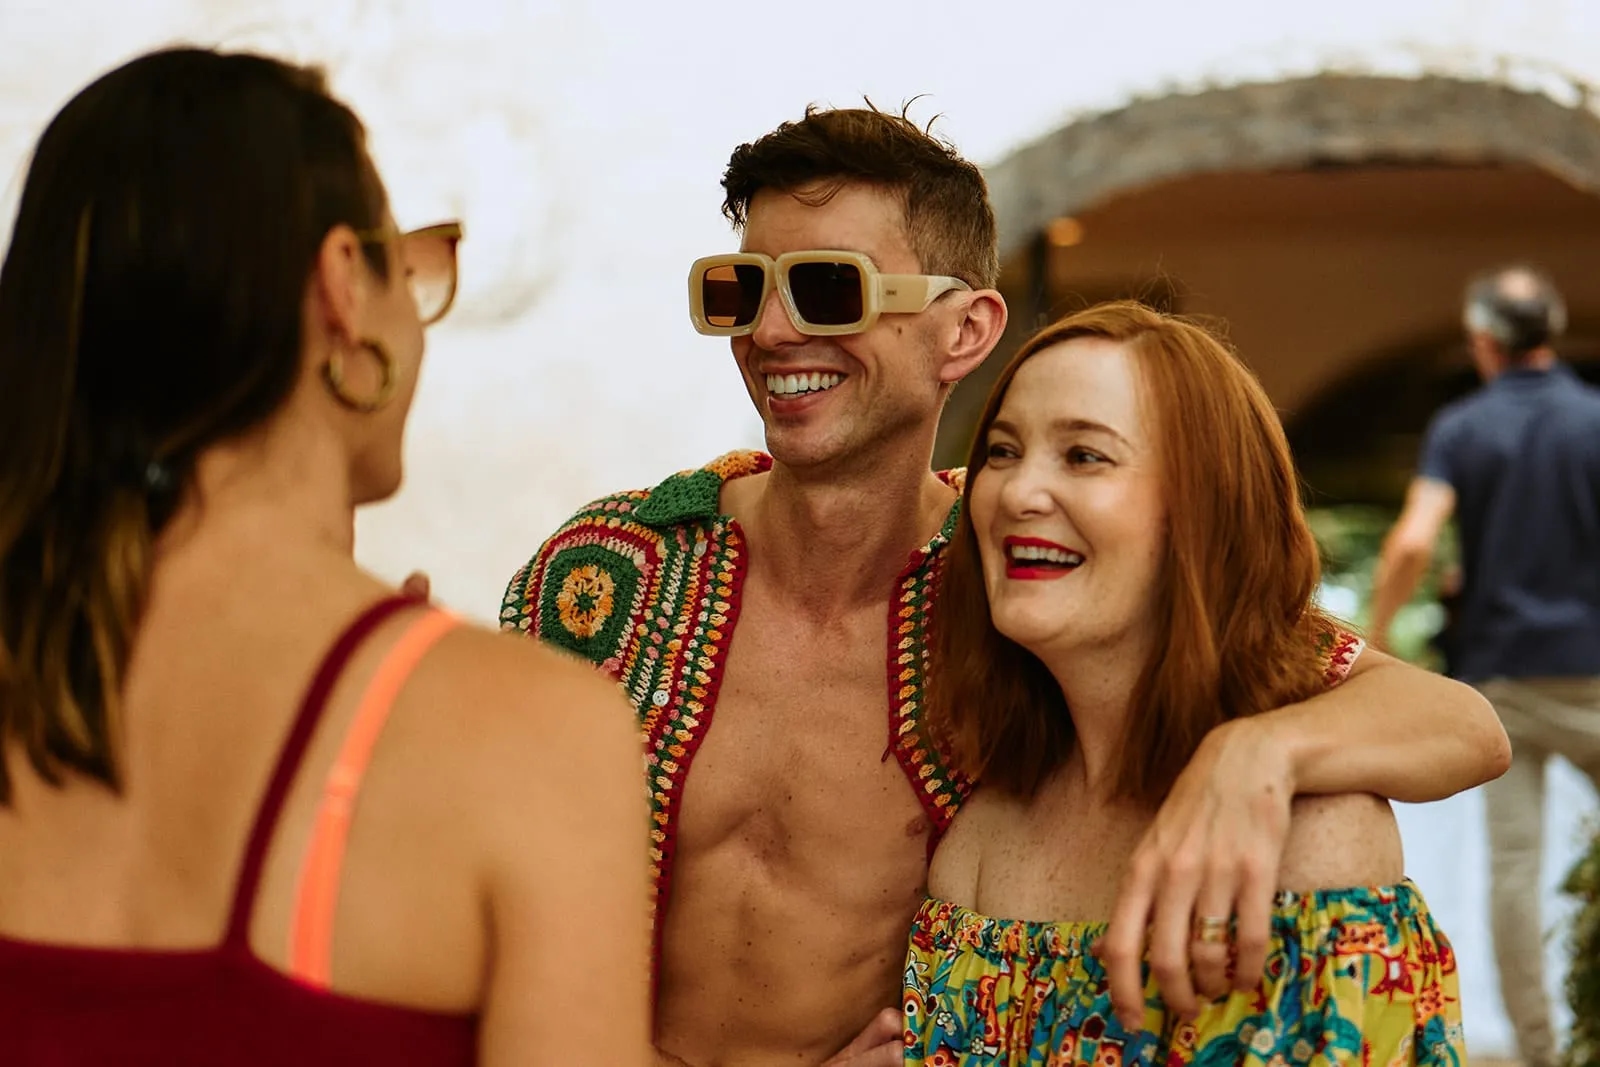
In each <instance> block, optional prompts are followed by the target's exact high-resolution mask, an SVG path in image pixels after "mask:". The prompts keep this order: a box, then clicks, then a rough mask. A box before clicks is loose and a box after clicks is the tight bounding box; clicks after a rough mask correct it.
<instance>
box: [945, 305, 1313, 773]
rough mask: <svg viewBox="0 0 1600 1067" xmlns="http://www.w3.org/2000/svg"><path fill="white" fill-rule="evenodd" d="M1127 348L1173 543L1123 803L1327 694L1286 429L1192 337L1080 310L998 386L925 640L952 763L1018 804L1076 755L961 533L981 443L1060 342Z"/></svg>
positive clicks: (1121, 309)
mask: <svg viewBox="0 0 1600 1067" xmlns="http://www.w3.org/2000/svg"><path fill="white" fill-rule="evenodd" d="M1079 337H1099V338H1105V339H1107V340H1111V341H1116V342H1120V343H1122V344H1125V345H1127V346H1128V348H1129V350H1130V351H1131V352H1132V353H1133V355H1134V357H1135V358H1136V359H1137V360H1138V362H1139V364H1140V367H1141V370H1142V371H1143V376H1144V381H1145V387H1146V389H1147V391H1148V397H1149V401H1150V403H1151V405H1152V408H1153V411H1154V413H1155V415H1156V423H1157V425H1158V426H1159V431H1158V432H1159V438H1158V440H1159V441H1160V445H1159V448H1160V454H1161V464H1162V476H1163V482H1164V494H1165V497H1166V502H1167V523H1168V530H1169V534H1168V539H1167V547H1166V554H1165V560H1164V563H1163V575H1162V579H1161V588H1160V592H1159V600H1158V604H1157V608H1156V611H1157V619H1158V626H1159V627H1160V635H1159V637H1158V640H1159V641H1160V642H1161V644H1160V646H1159V647H1158V648H1156V649H1155V651H1154V653H1153V655H1152V657H1151V660H1150V662H1149V663H1147V664H1146V665H1145V667H1144V670H1143V672H1142V673H1141V675H1140V679H1139V683H1138V685H1137V688H1136V689H1135V692H1134V698H1133V703H1132V715H1131V718H1130V720H1129V725H1128V733H1127V735H1126V737H1125V738H1124V739H1123V746H1122V753H1121V758H1120V762H1119V765H1118V767H1117V770H1116V790H1117V793H1118V795H1119V796H1121V797H1125V798H1128V799H1137V800H1142V801H1147V802H1155V801H1159V800H1160V799H1161V798H1162V797H1164V796H1165V795H1166V793H1167V791H1168V790H1169V789H1171V788H1172V784H1173V782H1174V781H1175V780H1176V778H1177V776H1178V774H1179V773H1180V772H1181V771H1182V770H1183V768H1184V766H1185V765H1187V763H1188V762H1189V760H1190V759H1191V758H1192V757H1193V755H1194V752H1195V749H1196V748H1197V747H1198V746H1199V744H1200V741H1201V740H1202V739H1203V738H1204V737H1205V735H1206V733H1207V732H1208V731H1209V730H1211V729H1212V728H1213V727H1215V726H1217V725H1218V724H1220V723H1222V722H1224V721H1226V720H1229V719H1233V718H1237V717H1239V716H1242V715H1251V714H1255V713H1257V712H1261V711H1266V710H1268V709H1270V708H1275V707H1278V706H1280V705H1282V704H1286V703H1292V702H1294V701H1297V700H1303V699H1306V698H1307V697H1310V696H1312V695H1314V694H1315V693H1316V692H1318V691H1319V690H1320V689H1322V688H1323V686H1324V684H1325V682H1324V670H1325V665H1324V662H1323V655H1322V653H1323V652H1324V651H1325V647H1324V646H1325V645H1326V644H1327V642H1328V640H1329V639H1330V638H1331V636H1332V635H1333V634H1335V633H1337V627H1336V626H1335V625H1334V623H1333V621H1332V620H1331V619H1329V618H1328V617H1327V616H1325V615H1324V614H1322V612H1320V611H1319V610H1318V609H1317V608H1316V607H1315V606H1314V605H1313V603H1312V594H1313V593H1314V591H1315V590H1316V587H1317V581H1318V575H1319V563H1318V557H1317V546H1316V542H1315V540H1314V539H1313V537H1312V534H1311V529H1310V527H1309V526H1308V525H1307V523H1306V519H1305V514H1304V512H1303V511H1302V509H1301V506H1300V493H1299V484H1298V478H1297V476H1296V474H1295V469H1294V462H1293V460H1292V458H1291V456H1290V453H1289V446H1288V442H1287V441H1286V439H1285V437H1284V433H1283V427H1282V425H1281V424H1280V422H1279V420H1278V415H1277V412H1276V411H1274V410H1273V407H1272V404H1271V402H1270V401H1269V400H1268V399H1267V395H1266V393H1265V391H1264V390H1263V389H1262V388H1261V385H1260V383H1258V382H1257V381H1256V379H1255V376H1254V375H1253V374H1251V372H1250V371H1249V369H1248V368H1246V367H1245V366H1244V364H1243V363H1242V362H1240V360H1239V359H1238V357H1237V356H1235V355H1234V354H1233V352H1232V351H1231V350H1230V349H1229V348H1228V347H1227V346H1225V345H1224V344H1223V343H1222V342H1221V341H1219V340H1218V339H1217V338H1216V337H1215V336H1214V335H1213V334H1211V333H1210V332H1208V331H1207V330H1206V329H1204V328H1203V327H1201V326H1199V325H1198V324H1196V323H1194V322H1191V321H1188V320H1185V319H1182V318H1179V317H1177V316H1174V315H1168V314H1164V313H1162V312H1159V311H1156V310H1154V309H1152V308H1149V307H1146V306H1144V305H1142V304H1138V303H1135V302H1132V301H1119V302H1116V303H1109V304H1101V305H1098V306H1096V307H1091V308H1087V309H1085V310H1083V311H1080V312H1077V313H1075V314H1073V315H1070V316H1068V317H1067V318H1064V319H1061V320H1060V321H1058V322H1056V323H1054V324H1052V325H1050V326H1047V327H1045V328H1044V329H1043V330H1041V331H1040V332H1039V333H1037V334H1035V335H1034V336H1033V337H1032V338H1030V339H1029V340H1028V341H1026V342H1025V343H1024V344H1023V346H1022V348H1021V349H1020V350H1019V351H1018V352H1017V354H1016V355H1015V356H1014V357H1013V358H1012V360H1011V362H1010V363H1009V364H1008V365H1007V366H1006V368H1005V370H1004V371H1003V372H1001V375H1000V379H999V381H997V382H996V383H995V386H994V389H993V391H992V392H991V393H990V394H989V400H988V403H987V405H986V406H985V407H984V412H983V418H982V419H981V420H980V421H979V423H978V428H977V433H976V436H975V437H974V440H973V445H972V455H971V460H970V467H969V469H968V473H967V484H966V495H965V499H964V500H963V502H962V503H963V507H962V514H961V519H960V522H959V524H958V526H957V529H956V534H955V543H954V544H953V545H952V546H951V552H950V558H949V561H948V564H947V571H946V575H945V579H944V587H943V590H942V591H941V594H940V597H939V602H938V614H937V617H936V619H935V623H934V631H935V638H934V656H935V662H934V672H933V675H932V683H931V692H930V697H931V698H932V701H933V707H932V714H933V719H934V723H935V725H936V728H938V729H939V730H941V731H942V732H943V733H944V735H945V736H946V737H947V738H949V739H950V741H951V743H952V746H953V749H954V753H955V756H956V760H957V763H958V764H959V765H960V766H961V767H962V769H963V770H965V771H967V772H968V773H970V774H972V775H974V776H975V777H979V778H981V779H982V780H983V782H984V783H985V784H986V785H989V786H995V787H999V788H1001V789H1004V790H1006V791H1009V792H1013V793H1018V794H1021V795H1024V796H1028V795H1032V793H1033V792H1034V791H1035V790H1036V789H1037V788H1038V787H1039V786H1040V785H1041V784H1043V782H1044V781H1045V779H1046V778H1047V777H1048V776H1049V774H1050V772H1051V771H1053V770H1054V769H1055V768H1056V767H1057V766H1058V765H1059V764H1060V762H1061V761H1062V760H1063V759H1064V758H1065V757H1066V756H1067V754H1068V753H1069V752H1070V751H1071V748H1072V742H1073V733H1072V720H1071V719H1070V718H1069V717H1068V714H1067V706H1066V700H1065V697H1063V695H1062V692H1061V687H1060V686H1059V685H1058V684H1057V683H1056V681H1055V679H1054V678H1053V677H1052V676H1051V674H1050V672H1049V671H1048V670H1047V669H1046V668H1045V666H1044V665H1043V664H1042V663H1041V662H1040V661H1039V660H1038V659H1037V658H1036V657H1035V656H1034V655H1033V654H1032V653H1030V652H1029V651H1027V650H1026V649H1024V648H1022V646H1020V645H1018V644H1016V643H1015V642H1013V641H1011V640H1010V639H1008V638H1006V637H1004V636H1003V635H1001V633H1000V632H999V631H998V630H996V629H995V627H994V622H993V621H992V619H991V617H990V614H989V601H988V595H987V593H986V591H985V587H984V583H983V571H982V565H981V563H980V561H979V558H978V543H977V536H976V534H975V532H974V530H973V525H972V518H971V502H972V488H973V485H974V483H975V482H976V481H977V479H978V477H979V476H980V474H981V472H982V471H983V467H984V462H985V459H986V448H985V445H986V440H987V437H988V434H989V427H990V426H991V425H992V424H993V423H994V420H995V417H996V416H997V414H998V413H999V410H1000V405H1001V402H1002V401H1004V399H1005V396H1006V392H1007V390H1008V389H1009V388H1010V386H1011V381H1012V379H1013V378H1015V377H1016V374H1017V370H1018V369H1019V368H1020V367H1021V366H1022V365H1023V364H1024V363H1026V362H1027V361H1028V360H1029V359H1030V358H1032V357H1033V356H1035V355H1037V354H1038V353H1039V352H1042V351H1044V350H1045V349H1048V348H1051V347H1053V346H1055V345H1058V344H1060V343H1062V342H1063V341H1069V340H1072V339H1074V338H1079Z"/></svg>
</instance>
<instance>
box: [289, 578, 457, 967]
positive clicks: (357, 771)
mask: <svg viewBox="0 0 1600 1067" xmlns="http://www.w3.org/2000/svg"><path fill="white" fill-rule="evenodd" d="M457 622H458V620H457V619H456V617H455V616H453V615H450V614H448V613H446V612H443V611H437V610H433V611H429V612H428V613H427V614H426V615H424V616H422V618H420V619H418V620H417V621H415V622H413V623H412V624H411V625H410V627H408V628H407V630H406V631H405V633H404V634H402V635H401V637H400V639H399V640H398V641H396V642H395V644H394V647H393V648H391V649H390V650H389V654H388V655H387V656H385V657H384V660H383V662H382V663H381V664H380V665H379V666H378V671H377V673H376V674H374V675H373V677H372V681H371V682H370V683H369V684H368V685H367V690H366V692H365V693H363V694H362V695H361V704H360V706H359V707H357V708H356V714H355V718H354V719H352V720H351V722H350V729H349V732H348V733H346V734H345V738H344V744H343V745H341V746H340V748H339V755H338V757H337V758H336V759H335V760H334V762H333V768H332V769H331V770H330V771H329V772H328V779H327V781H326V782H325V783H324V784H323V787H322V799H321V801H320V802H319V803H318V804H317V815H316V821H315V822H314V823H313V824H312V828H311V842H310V844H309V845H308V846H307V849H306V857H305V862H304V863H303V864H302V865H301V867H300V879H299V884H298V885H297V886H296V887H295V897H294V910H293V912H292V913H291V915H290V919H289V966H288V973H289V976H290V977H292V978H295V979H297V980H299V981H301V982H305V983H307V984H309V985H313V986H316V987H318V988H321V989H326V988H328V985H329V982H330V981H331V979H332V972H333V915H334V910H335V908H336V907H337V905H338V902H339V878H340V869H341V868H342V866H343V864H344V853H345V844H346V842H347V841H348V839H349V836H350V818H351V815H352V814H353V813H354V810H355V802H356V796H357V794H358V793H359V792H360V791H361V779H362V776H363V775H365V774H366V771H367V763H368V761H369V760H370V759H371V758H372V749H373V746H374V745H376V744H377V741H378V735H379V734H381V733H382V732H383V725H384V723H385V722H387V721H388V719H389V712H390V711H391V710H392V709H393V708H394V702H395V698H396V697H398V696H399V695H400V690H401V688H402V687H403V686H404V685H405V683H406V679H407V678H409V677H410V676H411V672H412V671H413V670H415V669H416V666H417V664H418V663H419V662H421V660H422V657H423V656H424V655H426V654H427V652H428V650H429V649H430V648H432V647H433V645H434V643H435V642H437V641H438V640H439V639H440V638H441V637H443V636H444V635H445V634H446V633H447V632H449V630H450V629H451V628H452V627H454V626H455V625H457Z"/></svg>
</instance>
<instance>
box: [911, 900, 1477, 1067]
mask: <svg viewBox="0 0 1600 1067" xmlns="http://www.w3.org/2000/svg"><path fill="white" fill-rule="evenodd" d="M1104 930H1105V924H1104V923H1037V922H1022V921H1018V920H1008V919H995V918H990V917H988V916H984V915H979V914H977V913H976V912H973V911H971V910H969V909H966V908H962V907H959V906H957V905H954V904H950V903H947V902H943V901H939V900H933V899H930V900H928V901H927V902H926V903H924V904H923V906H922V910H921V911H920V912H918V914H917V918H916V922H915V923H914V924H913V927H912V932H911V947H910V951H909V953H908V954H907V958H906V970H905V1011H906V1034H905V1040H906V1059H905V1062H906V1064H907V1065H919V1067H922V1065H926V1067H953V1065H957V1064H961V1065H971V1067H991V1065H993V1067H1076V1065H1080V1064H1082V1065H1093V1067H1185V1065H1189V1064H1193V1065H1195V1067H1231V1065H1233V1064H1252V1065H1260V1067H1299V1065H1302V1064H1314V1065H1318V1067H1321V1065H1324V1064H1352V1065H1359V1067H1389V1065H1407V1064H1424V1065H1428V1067H1460V1065H1462V1064H1464V1063H1465V1062H1466V1046H1465V1042H1464V1039H1463V1036H1462V1028H1461V999H1460V993H1459V990H1458V985H1457V979H1456V961H1455V954H1454V953H1453V952H1452V951H1451V948H1450V943H1449V941H1448V940H1447V939H1446V938H1445V936H1444V934H1443V932H1442V931H1440V930H1439V929H1438V927H1437V926H1435V925H1434V922H1433V917H1432V916H1431V915H1430V914H1429V913H1428V909H1427V905H1426V904H1425V903H1424V902H1423V900H1422V895H1421V893H1420V892H1418V890H1417V888H1416V886H1414V885H1413V884H1412V883H1411V882H1409V881H1405V882H1401V883H1399V884H1398V885H1394V886H1388V887H1384V888H1358V889H1339V890H1324V891H1321V892H1316V893H1306V894H1296V893H1280V894H1279V895H1278V897H1277V900H1276V901H1275V906H1274V910H1273V917H1272V941H1271V946H1270V949H1269V955H1268V959H1267V974H1266V977H1265V979H1264V980H1263V981H1262V983H1261V985H1260V986H1259V987H1258V988H1257V989H1256V990H1255V991H1253V992H1248V993H1234V994H1233V995H1232V996H1230V997H1229V998H1227V999H1226V1000H1221V1001H1217V1002H1215V1003H1212V1004H1210V1005H1207V1006H1205V1007H1204V1008H1203V1009H1202V1011H1201V1013H1200V1016H1199V1018H1197V1019H1196V1020H1194V1021H1193V1022H1183V1021H1181V1020H1179V1019H1177V1018H1176V1017H1175V1016H1172V1015H1170V1014H1169V1013H1168V1012H1166V1011H1165V1009H1164V1008H1163V1006H1162V1002H1161V999H1160V994H1159V991H1158V990H1157V988H1156V985H1155V983H1154V981H1153V980H1152V981H1149V982H1148V983H1147V984H1146V986H1145V1005H1146V1012H1145V1019H1146V1021H1145V1025H1146V1027H1147V1028H1151V1029H1146V1030H1144V1031H1142V1032H1140V1033H1130V1032H1128V1031H1127V1030H1124V1029H1123V1028H1122V1026H1121V1024H1120V1023H1118V1021H1117V1018H1116V1016H1115V1015H1113V1014H1112V1011H1111V995H1110V993H1109V992H1108V991H1107V985H1106V975H1105V970H1104V968H1103V967H1102V966H1101V964H1100V961H1099V960H1098V959H1096V958H1095V957H1094V956H1093V955H1092V954H1091V953H1090V951H1089V950H1090V948H1091V947H1092V946H1093V944H1094V942H1095V940H1096V939H1097V938H1098V937H1099V936H1101V934H1102V933H1103V932H1104ZM1146 974H1147V976H1148V968H1146Z"/></svg>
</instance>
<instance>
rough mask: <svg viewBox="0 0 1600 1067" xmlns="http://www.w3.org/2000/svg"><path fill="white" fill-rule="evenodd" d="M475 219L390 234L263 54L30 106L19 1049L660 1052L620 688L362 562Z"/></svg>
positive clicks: (2, 950)
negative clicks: (44, 115)
mask: <svg viewBox="0 0 1600 1067" xmlns="http://www.w3.org/2000/svg"><path fill="white" fill-rule="evenodd" d="M460 234H461V230H460V227H459V226H458V225H455V224H444V225H439V226H432V227H428V228H427V229H424V230H420V231H415V232H413V233H409V234H404V235H402V234H401V233H400V232H399V231H398V230H397V229H396V227H395V224H394V220H393V217H392V215H391V213H390V210H389V204H388V199H387V196H386V193H385V190H384V186H383V183H382V181H381V180H380V179H379V177H378V173H377V170H376V169H375V167H374V165H373V163H372V161H371V159H370V158H369V157H368V154H367V149H366V143H365V133H364V130H363V127H362V125H361V123H360V121H359V120H358V119H357V118H356V116H355V115H354V114H353V113H352V112H351V111H350V110H349V109H348V108H347V107H345V105H343V104H342V103H340V102H338V101H337V100H335V99H334V98H333V97H331V96H330V95H329V94H328V91H327V89H326V87H325V85H324V83H323V79H322V76H321V75H320V73H318V72H317V71H315V70H311V69H307V68H302V67H296V66H291V65H288V64H285V63H282V62H279V61H277V60H274V59H271V58H267V57H264V56H259V55H250V54H221V53H218V52H213V51H207V50H200V49H173V50H167V51H162V52H157V53H152V54H149V55H145V56H142V57H140V58H138V59H135V60H133V61H132V62H130V63H127V64H126V65H124V66H122V67H120V68H118V69H116V70H113V71H112V72H110V73H109V74H106V75H104V76H103V77H101V78H99V79H97V80H96V81H95V82H94V83H93V84H91V85H89V86H88V87H87V88H85V89H84V90H82V91H81V92H79V93H78V94H77V95H76V96H74V97H73V98H72V100H71V101H70V102H68V103H67V105H66V106H65V107H64V108H63V109H62V110H61V111H60V113H59V114H57V115H56V116H55V118H54V119H53V120H52V121H51V122H50V123H49V125H48V126H47V128H46V129H45V131H44V134H43V136H42V137H41V138H40V139H39V142H38V147H37V149H36V151H35V152H34V154H33V159H32V163H31V165H30V167H29V168H28V173H27V179H26V181H25V182H24V185H23V189H22V196H21V205H20V208H19V210H18V213H17V217H16V223H15V226H14V227H13V228H12V233H11V240H10V247H9V249H8V251H7V253H6V256H5V263H4V266H3V267H0V1063H6V1064H18V1065H28V1064H54V1065H60V1067H78V1065H87V1064H100V1063H117V1064H125V1065H130V1067H138V1065H154V1064H161V1065H164V1067H165V1065H171V1067H188V1065H199V1064H215V1063H230V1064H275V1065H286V1064H296V1065H320V1064H350V1063H398V1062H404V1063H410V1064H418V1065H424V1064H426V1065H445V1064H449V1065H460V1067H466V1065H470V1064H475V1063H482V1064H490V1065H493V1064H510V1063H530V1062H541V1063H573V1064H576V1063H603V1064H608V1065H610V1064H617V1065H626V1067H642V1065H643V1064H644V1062H645V1058H644V1057H645V1048H646V1044H645V999H646V985H647V981H646V977H645V960H646V955H645V951H646V942H645V914H646V882H645V865H644V855H643V849H641V848H640V843H641V841H642V840H643V832H644V828H645V808H644V804H643V798H642V797H641V796H640V795H639V792H638V786H637V775H638V766H639V751H638V744H639V741H638V737H637V735H636V733H635V732H634V730H633V729H632V726H631V716H630V715H629V713H628V711H627V708H626V706H625V705H624V704H623V703H622V700H621V698H620V697H619V696H618V695H617V694H616V693H615V691H614V690H613V689H612V687H611V686H610V685H608V684H607V683H605V682H603V681H601V680H600V679H599V678H597V677H594V676H593V675H592V674H591V673H590V672H589V671H588V670H586V669H584V668H582V667H578V666H575V665H573V664H569V663H566V662H564V661H561V660H559V659H558V658H557V657H556V656H555V655H553V654H550V653H546V652H543V651H541V650H540V649H538V648H537V647H535V646H534V645H532V644H531V643H529V642H526V641H522V640H520V639H514V638H508V637H504V636H502V635H500V634H497V633H488V632H484V631H482V630H479V629H478V628H476V627H470V626H465V625H461V624H460V623H459V622H458V620H456V618H455V617H454V616H452V615H449V614H447V613H445V612H443V611H441V610H438V609H436V608H433V607H430V606H429V605H427V604H426V603H424V602H422V601H420V600H418V599H415V598H413V597H411V596H407V595H401V594H396V593H395V591H394V590H393V589H392V588H391V587H389V586H387V585H386V584H385V583H383V582H382V581H380V580H378V579H376V578H374V577H372V576H371V575H369V574H367V573H365V572H364V571H362V570H361V569H360V568H358V567H357V565H356V564H355V562H354V560H353V559H352V558H351V548H352V531H353V526H354V511H355V508H356V507H357V506H359V505H362V504H367V503H371V502H373V501H377V500H382V499H384V498H385V497H388V496H390V495H391V494H393V493H394V492H395V490H396V489H398V488H399V486H400V481H401V472H402V462H401V439H402V436H403V434H404V431H405V426H406V418H407V415H408V412H409V409H410V407H411V400H412V396H413V393H414V390H415V388H416V385H417V378H418V375H419V372H420V370H421V365H422V355H423V328H424V327H425V326H426V325H428V324H429V323H431V322H433V321H435V320H437V319H438V318H440V317H441V316H442V315H443V314H444V313H445V312H446V311H447V310H448V309H449V307H450V303H451V300H452V298H453V296H454V293H455V280H456V270H455V244H456V240H457V238H458V237H459V236H460ZM599 1005H603V1006H604V1008H603V1010H599V1008H598V1007H597V1006H599Z"/></svg>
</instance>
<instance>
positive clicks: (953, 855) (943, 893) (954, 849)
mask: <svg viewBox="0 0 1600 1067" xmlns="http://www.w3.org/2000/svg"><path fill="white" fill-rule="evenodd" d="M1020 814H1021V805H1020V804H1018V803H1017V802H1016V801H1015V800H1012V799H1011V798H1009V797H1007V796H1006V795H1005V794H1004V793H1002V792H1001V791H1000V790H997V789H979V790H978V791H977V792H976V793H974V794H973V795H972V797H971V798H970V799H969V800H968V801H967V802H966V803H965V804H963V805H962V806H961V810H960V811H959V812H957V813H956V817H955V818H954V819H953V820H951V823H950V827H949V829H947V830H946V831H945V833H944V836H943V837H942V838H940V839H939V847H938V848H937V849H935V850H934V853H933V862H932V863H931V864H930V865H929V867H928V895H929V896H933V897H938V898H939V899H940V900H948V901H951V902H952V903H956V904H962V905H964V906H970V905H972V904H974V903H975V902H976V900H977V898H978V876H979V874H980V872H981V870H982V867H983V854H984V843H985V842H987V841H990V840H993V838H994V836H995V834H996V833H997V832H998V831H999V830H1000V829H1001V828H1003V827H1004V826H1006V824H1007V821H1008V818H1009V819H1010V820H1013V821H1014V820H1016V819H1017V818H1018V817H1019V816H1020Z"/></svg>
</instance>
